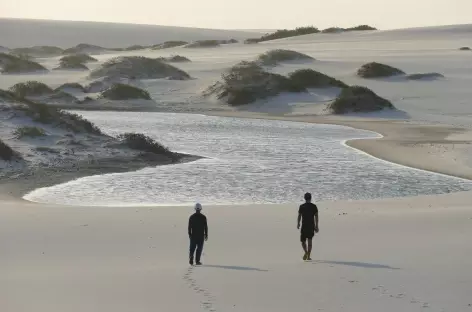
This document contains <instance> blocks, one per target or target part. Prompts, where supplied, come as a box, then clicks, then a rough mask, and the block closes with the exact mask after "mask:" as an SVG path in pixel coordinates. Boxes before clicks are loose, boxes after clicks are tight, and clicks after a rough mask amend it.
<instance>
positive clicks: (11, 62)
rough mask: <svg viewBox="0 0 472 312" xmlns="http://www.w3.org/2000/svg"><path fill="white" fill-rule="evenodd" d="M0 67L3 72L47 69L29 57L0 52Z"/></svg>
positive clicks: (11, 72) (19, 72) (27, 71)
mask: <svg viewBox="0 0 472 312" xmlns="http://www.w3.org/2000/svg"><path fill="white" fill-rule="evenodd" d="M0 67H1V68H2V69H1V72H2V73H3V74H21V73H31V72H36V71H47V69H46V68H45V67H44V66H42V65H40V64H38V63H36V62H33V61H31V60H29V59H26V58H23V57H18V56H14V55H10V54H6V53H0Z"/></svg>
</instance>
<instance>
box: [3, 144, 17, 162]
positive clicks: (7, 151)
mask: <svg viewBox="0 0 472 312" xmlns="http://www.w3.org/2000/svg"><path fill="white" fill-rule="evenodd" d="M0 159H2V160H6V161H10V160H14V159H21V156H20V154H18V153H17V152H15V151H14V150H13V149H12V148H11V147H10V146H8V145H7V144H6V143H4V142H3V141H2V140H0Z"/></svg>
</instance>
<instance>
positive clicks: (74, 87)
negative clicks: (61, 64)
mask: <svg viewBox="0 0 472 312" xmlns="http://www.w3.org/2000/svg"><path fill="white" fill-rule="evenodd" d="M67 89H72V90H78V91H81V92H84V93H86V92H87V90H86V89H85V87H84V86H82V85H81V84H80V83H76V82H72V83H64V84H62V85H60V86H59V87H57V88H56V89H54V92H59V91H64V90H67Z"/></svg>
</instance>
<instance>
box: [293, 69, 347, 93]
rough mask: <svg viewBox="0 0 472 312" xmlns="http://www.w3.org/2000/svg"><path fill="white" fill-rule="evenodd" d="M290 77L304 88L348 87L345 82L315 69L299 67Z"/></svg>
mask: <svg viewBox="0 0 472 312" xmlns="http://www.w3.org/2000/svg"><path fill="white" fill-rule="evenodd" d="M288 77H289V78H290V79H291V80H292V81H293V83H294V84H296V85H298V86H300V87H302V88H325V87H338V88H347V87H348V85H347V84H345V83H344V82H342V81H340V80H337V79H335V78H333V77H330V76H327V75H325V74H323V73H320V72H317V71H315V70H313V69H299V70H297V71H295V72H293V73H291V74H290V75H289V76H288Z"/></svg>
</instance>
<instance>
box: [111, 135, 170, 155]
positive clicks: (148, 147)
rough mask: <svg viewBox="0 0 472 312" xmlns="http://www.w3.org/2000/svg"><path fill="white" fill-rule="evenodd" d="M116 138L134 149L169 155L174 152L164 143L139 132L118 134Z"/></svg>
mask: <svg viewBox="0 0 472 312" xmlns="http://www.w3.org/2000/svg"><path fill="white" fill-rule="evenodd" d="M118 139H119V140H121V141H122V143H123V144H124V145H126V146H127V147H129V148H132V149H135V150H139V151H143V152H148V153H153V154H164V155H169V156H171V155H173V154H174V153H172V152H171V151H170V150H169V149H168V148H167V147H165V146H164V145H162V144H160V143H158V142H156V141H155V140H153V139H152V138H150V137H148V136H146V135H144V134H141V133H124V134H121V135H119V136H118Z"/></svg>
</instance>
